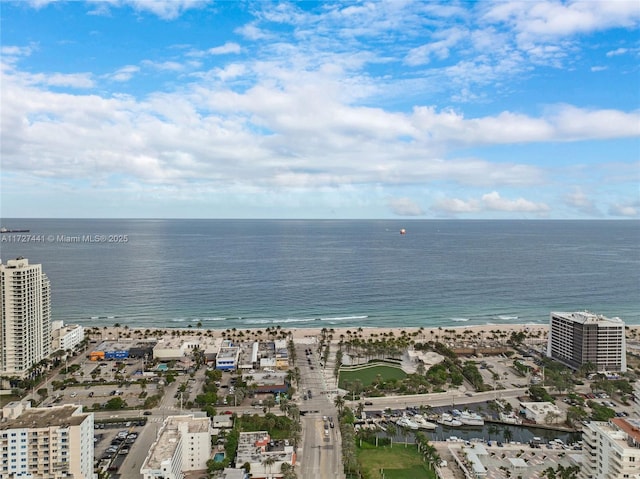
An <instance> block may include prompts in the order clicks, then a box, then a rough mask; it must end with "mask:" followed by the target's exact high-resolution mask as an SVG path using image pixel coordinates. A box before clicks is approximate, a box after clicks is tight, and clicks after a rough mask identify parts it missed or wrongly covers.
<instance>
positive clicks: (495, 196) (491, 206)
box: [482, 191, 549, 213]
mask: <svg viewBox="0 0 640 479" xmlns="http://www.w3.org/2000/svg"><path fill="white" fill-rule="evenodd" d="M482 204H483V205H484V207H485V209H487V210H490V211H519V212H527V213H546V212H548V211H549V207H548V206H547V205H546V204H544V203H535V202H533V201H529V200H526V199H524V198H517V199H515V200H509V199H506V198H502V197H501V196H500V194H499V193H498V192H497V191H492V192H491V193H487V194H486V195H482Z"/></svg>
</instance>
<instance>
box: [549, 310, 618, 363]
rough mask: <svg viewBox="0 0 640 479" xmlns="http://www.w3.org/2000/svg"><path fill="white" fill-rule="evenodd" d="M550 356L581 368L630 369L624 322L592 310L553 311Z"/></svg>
mask: <svg viewBox="0 0 640 479" xmlns="http://www.w3.org/2000/svg"><path fill="white" fill-rule="evenodd" d="M547 356H548V357H550V358H552V359H555V360H557V361H560V362H561V363H564V364H566V365H567V366H569V367H570V368H573V369H578V368H580V366H582V365H583V364H586V363H591V364H593V366H594V367H595V369H596V370H597V371H620V372H625V371H626V370H627V357H626V346H625V330H624V322H622V320H621V319H620V318H606V317H604V316H601V315H598V314H593V313H589V312H579V313H551V324H550V327H549V343H548V345H547Z"/></svg>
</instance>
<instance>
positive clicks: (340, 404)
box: [333, 394, 345, 416]
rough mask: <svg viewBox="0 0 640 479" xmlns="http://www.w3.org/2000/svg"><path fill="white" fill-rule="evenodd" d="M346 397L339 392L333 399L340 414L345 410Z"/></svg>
mask: <svg viewBox="0 0 640 479" xmlns="http://www.w3.org/2000/svg"><path fill="white" fill-rule="evenodd" d="M344 403H345V401H344V397H342V396H340V395H339V394H338V395H337V396H336V398H335V399H334V401H333V404H334V405H335V407H336V408H337V409H338V415H340V416H341V415H342V411H343V410H344Z"/></svg>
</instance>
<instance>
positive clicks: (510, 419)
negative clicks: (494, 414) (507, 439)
mask: <svg viewBox="0 0 640 479" xmlns="http://www.w3.org/2000/svg"><path fill="white" fill-rule="evenodd" d="M500 420H501V421H502V422H504V423H506V424H522V419H520V418H519V417H518V416H517V415H516V414H515V413H513V412H510V413H508V414H507V413H504V412H501V413H500Z"/></svg>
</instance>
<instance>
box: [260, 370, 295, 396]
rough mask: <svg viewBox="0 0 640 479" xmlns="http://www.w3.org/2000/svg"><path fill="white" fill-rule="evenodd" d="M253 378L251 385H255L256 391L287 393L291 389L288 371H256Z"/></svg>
mask: <svg viewBox="0 0 640 479" xmlns="http://www.w3.org/2000/svg"><path fill="white" fill-rule="evenodd" d="M251 376H252V377H253V380H252V381H251V385H252V386H254V387H255V388H254V391H255V392H256V393H273V394H279V393H286V392H287V391H288V390H289V383H288V382H287V373H285V372H282V371H273V372H256V373H253V374H252V375H251Z"/></svg>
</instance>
